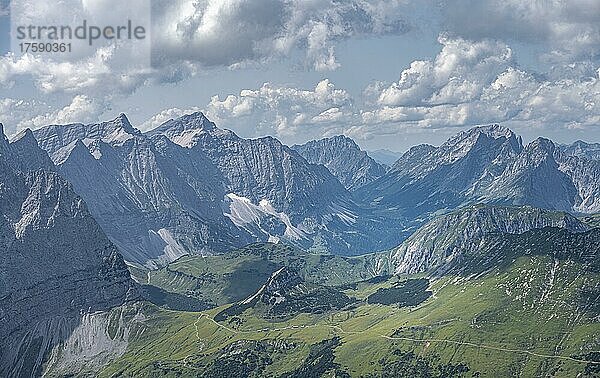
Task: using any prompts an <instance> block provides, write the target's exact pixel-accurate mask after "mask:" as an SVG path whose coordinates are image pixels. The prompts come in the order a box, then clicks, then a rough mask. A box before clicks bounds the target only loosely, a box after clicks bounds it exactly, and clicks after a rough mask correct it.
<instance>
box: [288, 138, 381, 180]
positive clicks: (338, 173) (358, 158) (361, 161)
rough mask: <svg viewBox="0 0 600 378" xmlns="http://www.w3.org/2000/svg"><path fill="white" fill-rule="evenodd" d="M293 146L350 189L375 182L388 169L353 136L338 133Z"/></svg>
mask: <svg viewBox="0 0 600 378" xmlns="http://www.w3.org/2000/svg"><path fill="white" fill-rule="evenodd" d="M292 149H294V150H295V151H297V152H298V153H299V154H300V155H302V157H304V158H305V159H306V160H307V161H308V162H309V163H311V164H323V165H324V166H325V167H327V169H329V171H330V172H331V173H332V174H333V175H334V176H335V177H336V178H337V179H338V180H339V181H340V182H341V183H342V184H343V185H344V186H345V187H346V189H348V190H350V191H354V190H356V189H358V188H360V187H362V186H364V185H366V184H369V183H371V182H373V181H375V180H376V179H378V178H379V177H381V176H383V175H384V174H385V172H386V170H387V168H386V167H385V166H383V165H382V164H379V163H378V162H376V161H375V160H373V159H372V158H371V157H369V155H367V153H366V152H365V151H363V150H361V149H360V147H358V145H357V144H356V143H355V142H354V141H353V140H352V139H350V138H348V137H345V136H341V135H339V136H335V137H331V138H325V139H321V140H313V141H310V142H308V143H305V144H302V145H295V146H292Z"/></svg>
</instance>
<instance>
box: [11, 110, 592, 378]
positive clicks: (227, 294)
mask: <svg viewBox="0 0 600 378" xmlns="http://www.w3.org/2000/svg"><path fill="white" fill-rule="evenodd" d="M597 150H598V146H597V145H594V144H589V143H584V142H577V143H575V144H573V145H570V146H562V145H556V144H554V143H553V142H551V141H549V140H547V139H541V138H540V139H537V140H535V141H533V142H531V143H530V144H528V145H523V143H522V141H521V139H520V138H519V137H518V136H516V135H515V134H514V133H512V132H511V131H510V130H508V129H505V128H503V127H500V126H497V125H492V126H485V127H477V128H474V129H471V130H468V131H465V132H463V133H460V134H459V135H457V136H455V137H453V138H451V139H450V140H448V141H447V142H446V143H444V144H443V145H441V146H440V147H434V146H428V145H422V146H417V147H415V148H413V149H411V150H409V151H408V152H406V153H405V154H404V155H403V156H401V157H400V159H399V160H397V161H396V163H394V165H393V166H392V167H390V168H389V169H387V168H386V167H384V166H382V165H381V164H379V163H377V162H375V161H374V160H373V159H371V158H370V157H369V155H368V154H367V153H365V152H364V151H361V150H360V148H359V147H358V146H357V145H356V143H354V142H353V141H352V140H350V139H349V138H345V137H334V138H328V139H324V140H321V141H313V142H309V143H307V144H305V145H301V146H294V147H292V148H290V147H287V146H285V145H283V144H282V143H280V142H279V141H278V140H277V139H275V138H270V137H267V138H259V139H252V140H250V139H244V138H240V137H238V136H237V135H235V134H234V133H233V132H231V131H229V130H223V129H219V128H218V127H217V126H216V125H215V124H214V123H212V122H210V121H209V120H208V119H206V117H204V115H203V114H202V113H195V114H191V115H187V116H183V117H181V118H178V119H174V120H170V121H168V122H166V123H165V124H163V125H161V126H160V127H158V128H157V129H155V130H152V131H149V132H141V131H139V130H137V129H136V128H135V127H133V126H132V125H131V124H130V122H129V121H128V119H127V118H126V117H125V116H124V115H121V116H119V117H118V118H116V119H114V120H112V121H109V122H102V123H97V124H90V125H83V124H72V125H51V126H47V127H44V128H41V129H39V130H36V131H34V132H31V131H25V132H23V133H22V134H20V135H18V136H16V137H15V138H14V139H13V141H12V142H10V143H9V142H8V140H7V139H6V137H5V136H4V135H3V134H2V138H0V206H1V216H2V217H1V218H0V222H1V223H0V243H1V245H2V257H1V261H0V264H1V265H0V321H1V323H0V325H1V327H0V332H1V334H0V336H2V342H0V348H1V349H0V352H1V353H0V355H1V358H0V362H1V364H2V365H1V366H0V369H1V370H0V375H3V376H4V375H6V376H32V375H33V376H36V375H41V374H45V375H47V376H64V375H74V376H86V375H87V376H107V377H108V376H136V377H137V376H141V377H144V376H201V377H203V376H204V377H215V376H243V377H246V376H249V377H260V376H266V377H319V376H341V377H345V376H353V377H354V376H357V377H390V376H394V377H402V376H411V377H420V376H424V377H471V376H527V377H528V376H562V377H571V376H589V377H592V376H596V375H598V374H599V373H600V358H599V356H600V354H599V353H598V348H599V345H600V323H599V321H600V314H599V312H598V310H599V307H598V301H599V299H600V289H599V288H600V281H599V274H600V271H599V269H600V268H599V266H598V261H600V259H599V258H598V252H599V250H600V233H599V229H598V228H597V227H598V224H599V223H598V215H597V214H596V213H597V212H598V210H599V208H600V199H599V198H600V197H599V196H600V194H599V183H600V173H599V172H600V168H599V161H598V156H597ZM88 209H89V210H88ZM121 256H123V257H121ZM124 260H125V261H127V263H128V265H125V262H124Z"/></svg>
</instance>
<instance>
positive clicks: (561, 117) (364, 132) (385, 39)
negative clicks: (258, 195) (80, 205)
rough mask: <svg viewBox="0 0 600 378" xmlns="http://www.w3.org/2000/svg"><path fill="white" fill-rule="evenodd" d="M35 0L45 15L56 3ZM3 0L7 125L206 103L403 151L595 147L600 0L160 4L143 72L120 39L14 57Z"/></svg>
mask: <svg viewBox="0 0 600 378" xmlns="http://www.w3.org/2000/svg"><path fill="white" fill-rule="evenodd" d="M135 1H138V2H140V4H142V3H143V2H147V1H148V0H135ZM27 2H28V1H27V0H19V4H20V5H23V3H27ZM29 2H30V3H31V7H30V8H29V9H33V11H32V12H33V15H34V17H39V19H40V20H43V19H46V18H47V17H49V16H48V14H45V13H44V12H52V11H53V9H44V7H41V6H39V4H40V2H35V1H29ZM63 3H65V4H66V3H68V4H67V5H68V6H69V10H70V11H72V17H73V18H74V19H75V18H77V16H78V13H77V12H78V11H79V10H81V14H85V12H89V9H93V11H94V12H95V14H97V15H100V16H102V13H103V12H106V16H107V17H109V16H111V17H115V15H114V13H115V12H114V4H111V0H97V1H95V2H94V1H91V0H63V1H62V3H60V4H62V5H64V4H63ZM0 4H1V9H0V15H2V16H0V32H1V33H3V35H4V36H5V38H2V39H0V52H1V53H2V54H3V56H2V57H1V58H0V99H1V100H0V122H3V123H4V125H5V129H6V130H7V133H8V134H14V133H16V132H18V131H20V130H22V129H24V128H26V127H29V128H37V127H41V126H43V125H46V124H50V123H70V122H84V123H86V122H96V121H99V120H106V119H111V118H114V117H115V116H116V115H118V114H119V113H121V112H124V113H126V114H127V115H128V116H129V118H130V119H131V121H132V123H134V125H136V126H137V127H139V128H141V129H149V128H152V127H154V126H156V125H158V124H160V122H162V121H166V120H168V119H169V118H171V117H175V116H179V115H181V114H184V113H186V112H191V111H196V110H202V111H204V112H206V113H207V115H208V116H209V118H211V119H213V120H214V121H215V122H216V123H217V124H218V125H219V126H220V127H225V128H230V129H232V130H234V131H236V132H237V133H238V134H240V135H241V136H245V137H260V136H264V135H272V136H275V137H277V138H279V139H280V140H282V141H283V142H285V143H287V144H293V143H302V142H305V141H307V140H310V139H316V138H321V137H324V136H331V135H336V134H345V135H348V136H350V137H352V138H354V139H355V140H356V141H357V142H358V143H359V144H360V145H361V146H362V147H363V148H365V149H378V148H387V149H391V150H395V151H404V150H406V149H407V148H409V147H410V146H412V145H415V144H418V143H431V144H439V143H441V142H442V141H443V140H445V139H446V138H448V137H449V136H450V135H453V134H455V133H457V132H458V131H460V130H462V129H464V128H467V127H471V126H474V125H479V124H488V123H500V124H503V125H505V126H508V127H510V128H512V129H513V130H514V131H515V132H517V133H519V134H521V135H523V136H524V139H525V140H526V141H528V140H531V139H533V138H535V137H538V136H546V137H549V138H551V139H554V140H556V141H558V142H561V143H569V142H572V141H574V140H577V139H583V140H587V141H590V142H598V141H600V126H599V124H600V82H599V80H600V78H599V74H600V72H599V68H600V59H599V57H600V26H599V25H600V3H599V2H597V1H592V0H573V1H570V2H568V4H567V3H566V2H563V1H558V0H556V1H553V0H544V1H542V0H538V1H531V2H521V1H516V0H505V1H499V0H479V1H474V0H473V1H470V0H459V1H426V0H422V1H408V0H406V1H404V0H403V1H400V0H397V1H394V0H392V1H389V0H388V1H385V0H348V1H332V0H305V1H294V0H252V1H250V0H219V1H215V0H197V1H191V0H190V1H188V0H178V1H161V0H155V1H153V2H152V47H153V49H154V51H158V52H160V53H164V54H163V56H162V60H161V61H160V63H159V64H155V65H154V67H153V70H152V71H143V72H142V71H139V70H137V71H132V70H131V69H130V68H123V67H122V65H120V64H118V63H119V62H118V61H119V57H120V55H119V54H121V56H122V54H123V53H124V52H123V50H122V49H121V50H119V49H118V48H115V50H114V51H110V52H109V53H108V54H106V53H105V54H104V55H100V54H96V55H95V56H92V57H91V58H88V59H82V60H81V61H77V60H73V61H69V62H67V63H68V64H65V63H64V62H63V63H62V64H61V63H60V62H54V61H53V60H52V59H53V57H52V56H41V57H36V56H29V57H27V56H25V57H24V56H15V55H12V54H11V52H10V46H9V43H8V41H9V37H8V33H9V31H10V23H9V17H10V16H9V13H10V11H9V9H10V7H9V3H8V2H7V1H6V0H2V1H0ZM60 4H59V7H60ZM36 11H37V12H38V13H37V14H36V13H35V12H36ZM13 21H14V19H13Z"/></svg>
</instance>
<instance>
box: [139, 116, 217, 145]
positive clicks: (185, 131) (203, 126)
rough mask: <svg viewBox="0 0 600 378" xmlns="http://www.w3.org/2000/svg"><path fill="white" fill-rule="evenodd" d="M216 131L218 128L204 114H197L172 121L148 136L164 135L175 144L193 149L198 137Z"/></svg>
mask: <svg viewBox="0 0 600 378" xmlns="http://www.w3.org/2000/svg"><path fill="white" fill-rule="evenodd" d="M216 130H218V129H217V126H216V125H215V124H214V123H213V122H211V121H210V120H209V119H208V118H206V116H205V115H204V113H202V112H195V113H192V114H186V115H184V116H181V117H179V118H175V119H170V120H168V121H167V122H165V123H163V124H162V125H160V126H158V127H157V128H156V129H154V130H151V131H149V132H147V133H146V134H147V135H148V136H156V135H164V136H166V137H167V138H169V139H170V140H171V141H172V142H173V143H175V144H178V145H180V146H182V147H192V146H193V145H194V144H195V140H196V138H197V137H198V135H200V134H201V133H203V132H212V131H216Z"/></svg>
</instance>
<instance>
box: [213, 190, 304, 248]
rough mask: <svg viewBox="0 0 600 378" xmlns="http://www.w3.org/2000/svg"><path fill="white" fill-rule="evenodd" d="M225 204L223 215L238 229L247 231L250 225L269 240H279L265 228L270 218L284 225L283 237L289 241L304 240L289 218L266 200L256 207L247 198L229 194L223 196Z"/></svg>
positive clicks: (301, 233) (302, 233)
mask: <svg viewBox="0 0 600 378" xmlns="http://www.w3.org/2000/svg"><path fill="white" fill-rule="evenodd" d="M225 203H226V206H227V209H226V210H227V212H224V213H223V214H224V215H225V216H226V217H227V218H229V219H231V221H232V222H233V224H235V225H236V226H238V227H240V228H244V229H247V230H249V227H248V226H249V225H252V226H255V227H257V228H258V229H259V230H260V231H261V232H262V233H263V234H264V235H266V236H267V237H268V238H269V240H279V238H277V236H276V235H273V234H272V231H271V230H270V229H269V228H268V226H267V224H268V223H269V222H267V220H268V219H269V218H271V219H275V220H277V221H279V222H281V223H282V224H283V225H285V231H284V233H283V237H285V238H288V239H290V240H300V239H305V238H306V235H305V233H304V232H302V231H301V230H300V229H298V228H297V227H296V226H294V225H293V224H292V222H291V221H290V218H289V216H288V215H287V214H286V213H284V212H278V211H277V210H275V208H274V207H273V205H272V204H271V202H269V200H267V199H262V200H260V201H259V203H258V205H256V204H253V203H252V201H251V200H250V199H249V198H246V197H243V196H238V195H237V194H235V193H229V194H227V195H226V196H225ZM249 231H250V230H249Z"/></svg>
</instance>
